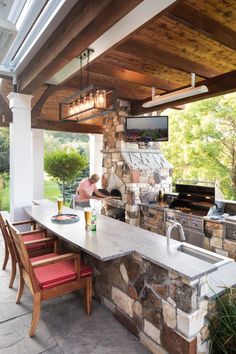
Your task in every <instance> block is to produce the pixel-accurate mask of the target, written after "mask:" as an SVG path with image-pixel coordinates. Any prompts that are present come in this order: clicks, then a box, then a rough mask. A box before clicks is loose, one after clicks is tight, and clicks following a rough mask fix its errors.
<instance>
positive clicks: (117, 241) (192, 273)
mask: <svg viewBox="0 0 236 354" xmlns="http://www.w3.org/2000/svg"><path fill="white" fill-rule="evenodd" d="M25 210H26V212H27V213H28V215H29V216H30V217H32V219H34V220H36V221H37V222H39V223H40V224H41V225H42V226H44V227H46V228H47V229H49V230H50V231H51V232H53V233H54V234H56V235H57V236H58V237H60V238H62V239H64V240H66V241H67V242H69V243H71V244H73V245H75V246H78V247H79V248H81V249H82V250H83V251H85V252H87V253H88V254H90V255H92V256H94V257H96V258H98V259H100V260H102V261H108V260H111V259H115V258H120V257H122V256H125V255H128V254H130V253H132V252H137V253H139V254H140V255H142V257H144V258H146V259H147V260H149V261H151V262H153V263H155V264H157V265H160V266H161V267H163V268H165V269H168V270H170V271H175V272H177V273H178V274H179V275H180V276H183V277H186V278H188V279H189V280H194V279H197V278H200V277H202V276H204V275H206V274H209V273H211V272H213V271H215V270H216V269H218V267H217V266H216V265H214V264H209V263H207V262H205V261H203V260H200V259H197V258H194V257H192V256H190V255H187V254H184V253H181V252H179V251H177V250H176V249H175V248H176V247H178V245H180V244H181V243H180V242H178V241H175V240H171V250H168V249H167V245H166V237H164V236H161V235H158V234H156V233H153V232H150V231H147V230H144V229H141V228H138V227H136V226H132V225H129V224H126V223H123V222H121V221H118V220H115V219H112V218H109V217H106V216H104V215H98V218H97V231H96V232H92V231H90V230H88V229H86V228H85V222H84V215H83V211H81V210H73V209H70V208H66V207H64V210H63V211H64V212H68V213H74V214H75V213H76V214H78V215H79V216H80V221H79V222H77V223H74V224H67V225H58V224H55V223H52V222H51V217H52V216H53V215H55V214H57V206H56V203H53V202H48V203H45V202H44V203H43V204H42V205H33V206H31V207H26V208H25ZM172 246H173V247H172ZM222 259H224V257H222Z"/></svg>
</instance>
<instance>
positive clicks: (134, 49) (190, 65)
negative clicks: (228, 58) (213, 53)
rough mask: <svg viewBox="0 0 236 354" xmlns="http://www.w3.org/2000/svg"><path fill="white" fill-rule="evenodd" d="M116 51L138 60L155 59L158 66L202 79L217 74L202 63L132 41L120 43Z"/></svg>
mask: <svg viewBox="0 0 236 354" xmlns="http://www.w3.org/2000/svg"><path fill="white" fill-rule="evenodd" d="M118 50H119V51H122V52H125V53H131V54H132V55H134V56H137V57H139V58H140V57H141V58H142V57H144V56H145V58H149V59H150V60H153V58H155V60H156V61H157V62H158V63H159V64H162V65H165V66H168V67H170V68H174V69H177V70H180V71H183V72H187V73H191V72H194V73H195V74H196V75H198V76H201V77H203V78H209V77H214V76H216V75H218V74H219V72H217V71H216V70H213V69H212V68H209V67H207V66H206V65H204V64H202V63H196V62H193V61H191V60H188V59H186V58H183V57H180V56H179V55H176V54H173V53H170V52H167V51H164V50H162V49H160V48H154V47H152V46H150V45H147V44H145V43H143V42H141V41H138V40H134V39H129V40H127V41H126V42H125V43H122V44H121V45H120V46H119V47H118Z"/></svg>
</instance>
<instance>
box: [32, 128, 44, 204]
mask: <svg viewBox="0 0 236 354" xmlns="http://www.w3.org/2000/svg"><path fill="white" fill-rule="evenodd" d="M32 149H33V198H34V199H43V198H44V130H42V129H32Z"/></svg>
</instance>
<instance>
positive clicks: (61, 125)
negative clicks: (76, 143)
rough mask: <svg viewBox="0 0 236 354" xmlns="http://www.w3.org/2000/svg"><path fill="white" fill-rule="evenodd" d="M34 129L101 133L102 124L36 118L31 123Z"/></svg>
mask: <svg viewBox="0 0 236 354" xmlns="http://www.w3.org/2000/svg"><path fill="white" fill-rule="evenodd" d="M32 128H34V129H45V130H59V131H63V132H72V133H83V134H85V133H86V134H89V133H91V134H102V133H103V129H102V126H98V125H93V124H79V123H76V122H75V123H73V122H61V121H53V120H46V119H37V120H36V121H35V122H34V123H33V124H32Z"/></svg>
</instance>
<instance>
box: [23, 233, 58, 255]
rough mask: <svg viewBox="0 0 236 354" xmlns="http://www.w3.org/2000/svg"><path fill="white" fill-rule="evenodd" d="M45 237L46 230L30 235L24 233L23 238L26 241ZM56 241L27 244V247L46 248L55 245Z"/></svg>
mask: <svg viewBox="0 0 236 354" xmlns="http://www.w3.org/2000/svg"><path fill="white" fill-rule="evenodd" d="M44 237H45V233H44V232H40V231H39V232H37V233H33V234H29V235H22V239H23V241H24V242H29V241H35V240H40V239H43V238H44ZM53 245H54V243H53V241H52V242H51V241H50V242H47V243H44V242H43V243H36V244H34V245H26V249H27V251H32V250H40V249H44V248H49V247H53Z"/></svg>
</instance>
